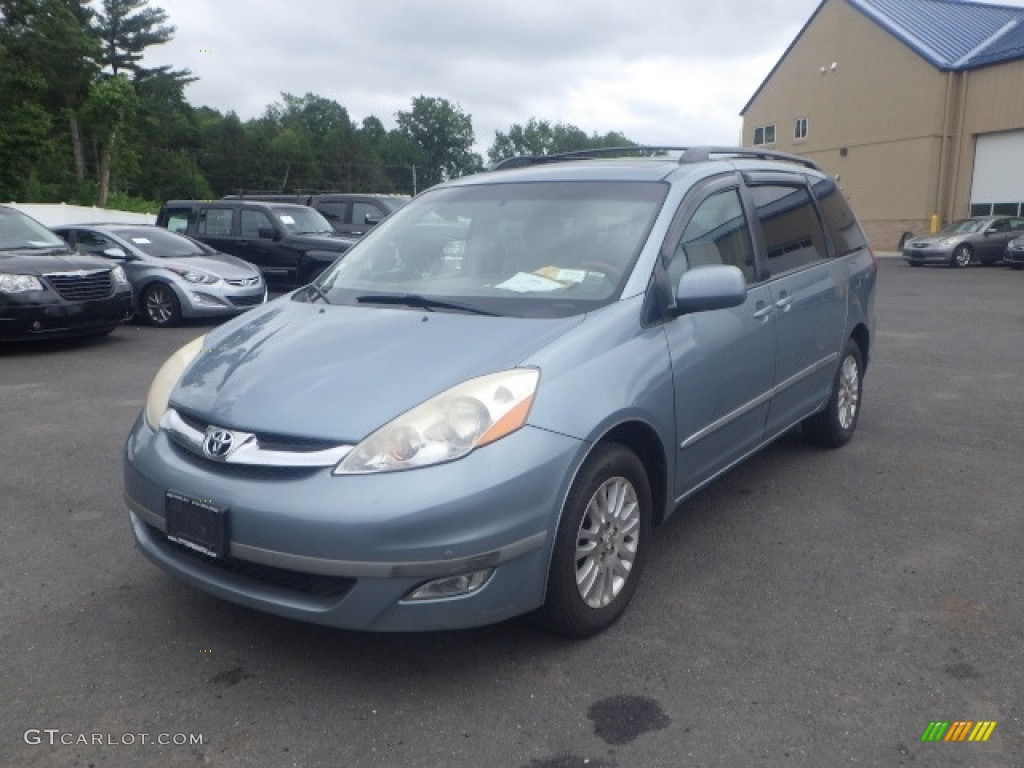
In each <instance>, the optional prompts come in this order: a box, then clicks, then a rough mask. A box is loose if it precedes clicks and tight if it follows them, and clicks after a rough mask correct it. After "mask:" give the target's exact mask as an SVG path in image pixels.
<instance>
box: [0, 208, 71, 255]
mask: <svg viewBox="0 0 1024 768" xmlns="http://www.w3.org/2000/svg"><path fill="white" fill-rule="evenodd" d="M67 247H68V245H67V243H65V242H64V241H63V240H61V239H60V238H59V237H57V235H55V234H53V232H51V231H50V230H48V229H47V228H46V227H44V226H43V225H42V224H40V223H39V222H38V221H36V220H35V219H33V218H31V217H30V216H27V215H26V214H24V213H22V212H21V211H19V210H18V209H16V208H8V207H7V206H0V250H3V251H10V250H14V249H22V248H31V249H44V250H50V249H59V250H61V251H65V250H67Z"/></svg>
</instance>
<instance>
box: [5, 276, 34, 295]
mask: <svg viewBox="0 0 1024 768" xmlns="http://www.w3.org/2000/svg"><path fill="white" fill-rule="evenodd" d="M41 290H43V284H42V283H41V282H39V278H38V277H33V276H32V275H7V274H0V293H24V292H25V291H41Z"/></svg>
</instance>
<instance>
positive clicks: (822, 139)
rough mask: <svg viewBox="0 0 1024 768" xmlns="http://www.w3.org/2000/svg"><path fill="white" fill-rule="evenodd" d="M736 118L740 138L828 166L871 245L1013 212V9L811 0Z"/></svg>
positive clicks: (1018, 101)
mask: <svg viewBox="0 0 1024 768" xmlns="http://www.w3.org/2000/svg"><path fill="white" fill-rule="evenodd" d="M740 114H741V115H742V117H743V143H744V145H745V146H762V145H763V146H764V147H765V148H770V149H775V150H779V151H783V152H793V153H796V154H800V155H805V156H807V157H810V158H812V159H814V160H815V161H816V162H817V163H818V164H819V165H821V166H822V168H824V169H825V170H826V171H827V172H829V173H831V174H833V175H835V176H837V177H838V178H839V184H840V186H841V187H842V189H843V191H844V192H845V193H846V195H847V196H848V197H849V198H850V199H851V200H852V202H853V204H854V206H855V207H856V210H857V213H858V215H859V216H860V218H861V220H862V221H863V223H864V226H865V228H866V229H867V230H868V234H869V236H870V237H871V239H872V242H873V243H874V245H875V247H876V249H879V250H889V249H895V248H896V247H897V245H898V244H899V242H900V238H901V235H902V233H904V232H906V231H912V232H914V233H915V234H922V233H924V232H927V231H929V229H930V228H931V226H932V225H933V221H938V222H947V221H950V220H952V219H956V218H960V217H963V216H966V215H968V214H976V215H980V214H987V213H1007V214H1013V215H1021V214H1024V8H1021V7H1008V6H998V5H988V4H979V3H972V2H966V1H965V0H823V2H822V3H821V5H819V6H818V8H817V10H816V11H815V12H814V14H813V15H812V16H811V18H810V20H809V21H808V22H807V24H805V25H804V27H803V29H802V30H801V31H800V33H799V34H798V35H797V37H796V39H795V40H794V41H793V43H792V44H791V45H790V46H789V48H788V49H787V50H786V52H785V53H784V54H783V55H782V58H781V59H779V61H778V63H777V64H776V65H775V67H774V68H773V69H772V71H771V72H770V73H769V74H768V76H767V78H765V80H764V82H763V83H762V84H761V86H760V87H759V88H758V89H757V91H756V92H755V93H754V95H753V96H752V97H751V99H750V101H749V102H748V103H747V105H746V106H745V107H744V108H743V110H742V112H741V113H740ZM933 217H934V218H933Z"/></svg>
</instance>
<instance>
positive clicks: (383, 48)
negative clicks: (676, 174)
mask: <svg viewBox="0 0 1024 768" xmlns="http://www.w3.org/2000/svg"><path fill="white" fill-rule="evenodd" d="M818 4H819V0H718V1H717V2H716V1H715V0H514V1H509V0H430V1H429V2H428V1H427V0H378V2H355V0H152V2H151V5H153V6H157V7H161V8H163V9H164V10H165V11H166V12H167V15H168V22H169V23H170V24H172V25H173V26H175V27H176V32H175V36H174V40H173V41H172V42H171V43H168V44H167V45H163V46H158V47H154V48H151V49H150V52H149V53H148V54H147V57H146V62H145V63H146V65H147V66H156V65H159V64H172V65H173V66H174V67H176V68H188V69H190V70H191V71H192V74H193V75H195V76H197V77H198V78H199V81H198V82H196V83H193V84H192V85H190V86H189V87H188V89H187V91H186V96H187V98H188V100H189V103H191V104H192V105H193V106H209V107H213V108H215V109H218V110H220V111H222V112H227V111H229V110H233V111H234V112H236V113H237V114H238V116H239V117H240V118H242V119H243V120H246V119H249V118H252V117H258V116H259V115H260V114H262V112H263V111H264V109H265V108H266V107H267V105H269V104H271V103H273V102H275V101H280V98H281V97H280V95H281V93H282V92H287V93H292V94H295V95H299V96H301V95H304V94H306V93H314V94H317V95H318V96H323V97H325V98H329V99H333V100H335V101H336V102H338V103H339V104H340V105H341V106H343V107H345V108H346V109H347V110H348V114H349V117H350V118H351V119H352V121H353V122H355V123H360V122H361V121H362V120H363V118H365V117H368V116H370V115H373V116H376V117H378V118H379V119H380V120H381V121H382V122H383V123H384V125H385V127H387V128H389V129H390V128H393V127H394V125H395V114H396V113H397V112H398V111H399V110H405V111H407V110H408V109H409V108H410V106H411V102H412V99H413V98H414V97H416V96H419V95H424V96H433V97H443V98H445V99H448V100H449V101H451V102H453V103H455V104H458V105H459V106H460V107H461V109H462V110H463V111H464V112H466V113H467V114H469V115H470V116H471V117H472V120H473V129H474V133H475V136H476V143H477V150H478V151H479V152H481V153H482V154H483V153H485V152H486V150H487V149H488V148H489V147H490V146H491V144H492V143H493V141H494V133H495V131H507V130H508V128H509V127H510V126H511V125H512V124H513V123H525V122H526V121H527V120H529V119H530V118H531V117H536V118H538V119H546V120H549V121H551V122H552V123H556V122H564V123H571V124H573V125H576V126H578V127H580V128H582V129H583V130H584V131H586V132H587V133H588V134H592V133H594V132H597V133H606V132H608V131H621V132H622V133H624V134H625V135H626V136H627V137H628V138H630V139H632V140H634V141H637V142H640V143H649V144H658V143H661V144H697V143H715V144H734V143H737V142H738V141H739V132H740V119H739V116H738V115H739V111H740V109H742V108H743V106H744V105H745V104H746V102H747V100H748V99H749V98H750V97H751V96H752V95H753V93H754V91H755V90H756V89H757V87H758V86H759V85H760V83H761V81H762V80H763V79H764V77H765V76H766V75H767V74H768V72H769V70H770V69H771V67H772V66H773V65H774V64H775V62H776V61H777V60H778V58H779V57H780V56H781V55H782V53H783V52H784V51H785V49H786V47H787V46H788V45H789V44H790V42H792V40H793V38H794V37H795V36H796V34H797V33H798V32H799V31H800V28H801V27H802V26H803V25H804V24H805V23H806V22H807V20H808V19H809V18H810V16H811V14H812V13H813V12H814V9H815V8H817V6H818ZM1006 4H1014V5H1017V4H1024V0H1012V2H1011V3H1006Z"/></svg>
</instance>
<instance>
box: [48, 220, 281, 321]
mask: <svg viewBox="0 0 1024 768" xmlns="http://www.w3.org/2000/svg"><path fill="white" fill-rule="evenodd" d="M54 232H56V233H57V234H58V235H60V236H61V237H63V238H64V239H65V240H66V241H67V242H68V244H69V245H71V247H72V248H75V249H76V250H78V251H81V252H83V253H92V254H96V255H98V256H105V257H107V258H109V259H115V260H117V261H118V263H120V264H121V265H122V266H123V267H124V271H125V272H126V273H127V275H128V280H129V281H130V282H131V284H132V289H133V291H134V294H135V311H136V314H137V315H138V316H140V317H141V318H142V319H144V320H145V321H146V322H148V323H151V324H152V325H159V326H166V325H175V324H177V323H178V322H180V321H181V319H182V318H186V317H187V318H198V317H213V316H220V315H237V314H238V313H240V312H244V311H245V310H247V309H250V308H251V307H254V306H257V305H259V304H262V303H263V302H265V301H266V300H267V284H266V281H264V279H263V275H262V274H261V273H260V271H259V269H258V268H257V267H254V266H253V265H252V264H249V263H248V262H245V261H242V260H241V259H239V258H236V257H235V256H229V255H228V254H225V253H220V252H218V251H215V250H213V249H212V248H210V247H208V246H205V245H203V244H202V243H198V242H196V241H195V240H192V239H190V238H188V237H183V236H182V235H177V234H175V233H173V232H169V231H167V230H166V229H163V228H162V227H156V226H151V225H148V224H75V225H69V226H63V227H54Z"/></svg>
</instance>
